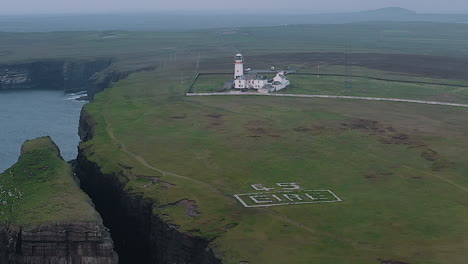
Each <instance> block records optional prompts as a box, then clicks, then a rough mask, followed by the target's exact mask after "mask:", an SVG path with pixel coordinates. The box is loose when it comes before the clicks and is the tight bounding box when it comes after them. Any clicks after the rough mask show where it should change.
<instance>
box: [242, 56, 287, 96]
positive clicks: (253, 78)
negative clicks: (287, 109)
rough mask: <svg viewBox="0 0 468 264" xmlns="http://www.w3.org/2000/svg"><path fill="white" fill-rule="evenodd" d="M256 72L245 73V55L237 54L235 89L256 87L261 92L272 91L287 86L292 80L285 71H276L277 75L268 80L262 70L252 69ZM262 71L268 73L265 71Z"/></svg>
mask: <svg viewBox="0 0 468 264" xmlns="http://www.w3.org/2000/svg"><path fill="white" fill-rule="evenodd" d="M252 72H255V73H252V74H251V73H247V74H244V57H243V56H242V54H237V55H236V57H235V58H234V84H233V86H234V89H254V90H257V91H258V92H259V93H270V92H275V91H279V90H281V89H284V88H286V87H287V86H288V85H289V84H290V82H289V81H288V80H287V79H286V77H285V75H286V73H285V72H284V71H279V72H276V71H274V70H271V71H270V72H268V73H271V72H274V73H276V76H275V77H274V78H273V79H271V80H268V79H267V77H266V76H264V75H261V74H260V72H261V71H252ZM262 73H267V72H266V71H263V72H262Z"/></svg>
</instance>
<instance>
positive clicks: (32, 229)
mask: <svg viewBox="0 0 468 264" xmlns="http://www.w3.org/2000/svg"><path fill="white" fill-rule="evenodd" d="M0 202H1V205H0V263H1V264H118V262H119V261H118V256H117V254H116V252H115V251H114V243H113V241H112V239H111V236H110V233H109V230H108V229H107V228H106V227H104V225H103V224H102V218H101V217H100V216H99V214H98V213H97V212H96V210H95V208H94V205H93V204H92V202H91V199H90V198H89V197H88V196H87V195H86V194H85V193H83V191H81V190H80V188H79V184H78V183H77V181H76V178H75V177H74V176H73V171H72V168H71V166H70V165H69V164H68V163H67V162H65V161H64V160H63V159H62V157H61V156H60V151H59V149H58V147H57V146H56V145H55V143H54V142H53V141H52V140H51V139H50V137H43V138H39V139H35V140H31V141H27V142H26V143H25V144H24V145H23V147H22V149H21V156H20V158H19V159H18V162H17V163H16V164H15V165H13V166H12V167H11V168H9V169H7V170H6V171H5V172H4V173H1V174H0Z"/></svg>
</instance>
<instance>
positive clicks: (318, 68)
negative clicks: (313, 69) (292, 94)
mask: <svg viewBox="0 0 468 264" xmlns="http://www.w3.org/2000/svg"><path fill="white" fill-rule="evenodd" d="M317 78H320V63H319V64H317Z"/></svg>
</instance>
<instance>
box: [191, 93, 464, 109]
mask: <svg viewBox="0 0 468 264" xmlns="http://www.w3.org/2000/svg"><path fill="white" fill-rule="evenodd" d="M221 95H224V96H235V95H237V96H242V95H256V96H278V97H300V98H331V99H350V100H366V101H387V102H400V103H414V104H427V105H442V106H454V107H463V108H468V104H456V103H447V102H436V101H424V100H411V99H398V98H381V97H361V96H341V95H318V94H261V93H250V92H249V93H242V92H237V93H187V94H186V96H221Z"/></svg>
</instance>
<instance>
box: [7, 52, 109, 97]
mask: <svg viewBox="0 0 468 264" xmlns="http://www.w3.org/2000/svg"><path fill="white" fill-rule="evenodd" d="M110 64H111V59H108V58H96V59H90V60H42V61H33V62H22V63H16V64H0V90H6V89H57V90H62V89H63V90H65V91H67V92H73V91H80V90H86V89H88V88H89V87H92V86H93V85H94V83H93V82H92V81H91V80H90V79H91V77H93V76H94V75H95V74H97V73H99V72H101V71H103V70H104V69H106V68H107V67H109V65H110Z"/></svg>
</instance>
